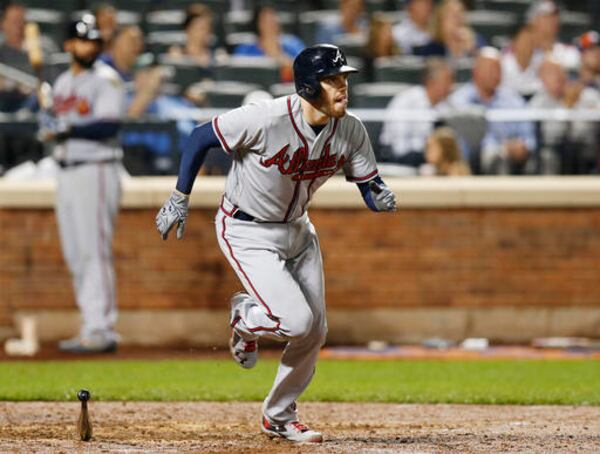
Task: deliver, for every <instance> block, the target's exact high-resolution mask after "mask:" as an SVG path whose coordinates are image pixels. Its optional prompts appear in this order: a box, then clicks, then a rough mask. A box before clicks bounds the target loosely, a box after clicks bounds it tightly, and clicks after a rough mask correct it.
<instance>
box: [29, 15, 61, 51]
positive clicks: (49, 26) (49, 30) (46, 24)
mask: <svg viewBox="0 0 600 454" xmlns="http://www.w3.org/2000/svg"><path fill="white" fill-rule="evenodd" d="M25 19H26V20H27V21H28V22H35V23H37V24H38V26H39V28H40V32H41V33H42V34H43V35H46V36H48V37H49V38H50V39H52V41H53V42H54V43H56V44H57V45H59V46H60V45H61V44H62V42H63V40H64V38H65V28H66V20H67V19H66V15H65V14H64V13H63V12H62V11H59V10H56V9H46V8H29V9H27V14H26V16H25ZM61 47H62V46H61Z"/></svg>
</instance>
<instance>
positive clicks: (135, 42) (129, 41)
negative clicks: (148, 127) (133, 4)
mask: <svg viewBox="0 0 600 454" xmlns="http://www.w3.org/2000/svg"><path fill="white" fill-rule="evenodd" d="M143 50H144V35H143V34H142V30H141V29H140V28H139V27H138V26H137V25H128V26H125V27H122V28H120V29H118V30H117V31H116V33H115V35H114V39H113V46H112V49H111V50H110V52H109V53H105V54H102V55H101V56H100V60H101V61H103V62H104V63H106V64H108V65H110V66H112V67H113V68H114V69H116V70H117V72H118V73H119V75H120V76H121V78H122V79H123V81H125V82H134V90H133V96H132V97H131V99H130V101H129V103H128V107H127V114H128V115H129V116H130V117H132V118H139V117H141V116H142V115H143V114H144V112H146V110H147V108H148V106H149V105H150V103H151V102H152V101H153V100H154V98H156V96H158V94H159V92H160V87H161V84H162V82H163V71H162V68H160V67H151V68H149V69H143V70H140V71H135V68H136V63H137V61H138V58H139V57H140V55H141V53H142V51H143Z"/></svg>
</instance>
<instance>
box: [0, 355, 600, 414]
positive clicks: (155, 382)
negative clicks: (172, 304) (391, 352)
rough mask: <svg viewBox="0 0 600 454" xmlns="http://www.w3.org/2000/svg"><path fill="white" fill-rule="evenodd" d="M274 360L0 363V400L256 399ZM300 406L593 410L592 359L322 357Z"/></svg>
mask: <svg viewBox="0 0 600 454" xmlns="http://www.w3.org/2000/svg"><path fill="white" fill-rule="evenodd" d="M276 367H277V362H276V361H274V360H263V361H260V362H259V364H258V366H257V367H256V368H255V369H253V370H249V371H245V370H242V369H240V368H239V367H238V366H237V365H236V364H234V363H233V362H232V361H226V360H199V361H191V360H172V361H68V362H60V361H48V362H25V361H24V362H4V363H0V400H58V401H61V400H74V399H75V393H76V392H77V390H79V389H80V388H84V387H85V388H89V389H90V390H91V391H92V397H93V399H95V400H164V401H169V400H180V401H185V400H214V401H229V400H256V401H258V400H262V399H263V398H264V397H265V395H266V393H267V391H268V390H269V387H270V385H271V382H272V380H273V377H274V374H275V371H276ZM303 400H305V401H335V402H343V401H353V402H359V401H370V402H404V403H469V404H470V403H473V404H474V403H478V404H575V405H579V404H588V405H600V361H594V360H582V361H465V362H461V361H334V360H324V361H321V362H319V364H318V366H317V375H316V377H315V379H314V381H313V383H312V384H311V386H310V387H309V389H308V391H307V392H306V393H305V394H304V396H303Z"/></svg>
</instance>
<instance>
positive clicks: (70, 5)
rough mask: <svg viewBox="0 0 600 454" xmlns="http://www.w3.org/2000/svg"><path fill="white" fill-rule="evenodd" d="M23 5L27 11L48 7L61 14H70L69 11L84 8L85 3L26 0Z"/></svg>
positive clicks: (71, 0)
mask: <svg viewBox="0 0 600 454" xmlns="http://www.w3.org/2000/svg"><path fill="white" fill-rule="evenodd" d="M23 4H24V5H26V6H27V8H28V9H29V8H39V9H47V8H48V7H50V8H52V9H54V10H58V11H61V12H63V13H70V12H71V11H77V10H79V9H82V8H84V7H85V3H84V2H83V1H82V0H52V1H48V0H27V1H25V2H23Z"/></svg>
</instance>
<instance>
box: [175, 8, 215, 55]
mask: <svg viewBox="0 0 600 454" xmlns="http://www.w3.org/2000/svg"><path fill="white" fill-rule="evenodd" d="M183 28H184V30H185V34H186V42H185V45H183V46H179V45H175V46H172V47H171V48H170V49H169V55H171V56H173V57H180V56H181V57H187V58H190V59H191V60H193V61H194V62H196V63H198V64H200V65H202V66H210V65H212V64H213V63H214V55H215V52H214V48H213V44H214V36H213V13H212V11H211V9H210V8H209V7H208V6H205V5H202V4H200V3H195V4H193V5H190V6H189V7H188V8H187V11H186V15H185V21H184V23H183Z"/></svg>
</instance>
